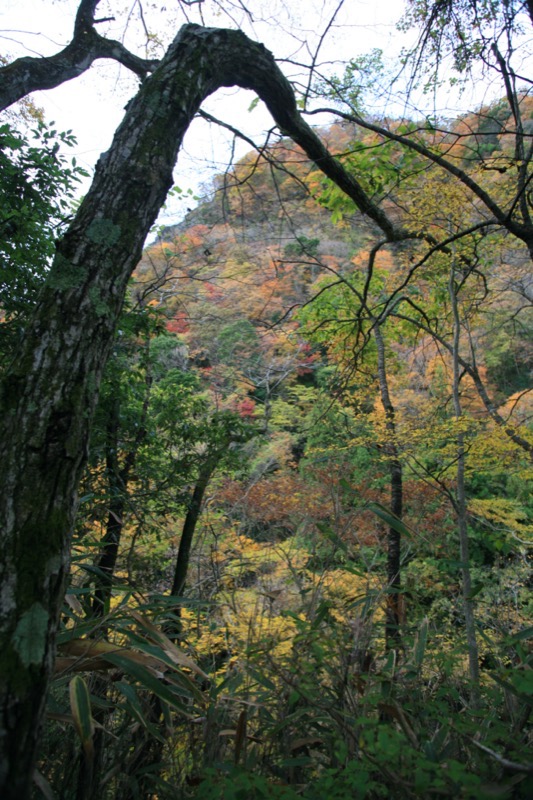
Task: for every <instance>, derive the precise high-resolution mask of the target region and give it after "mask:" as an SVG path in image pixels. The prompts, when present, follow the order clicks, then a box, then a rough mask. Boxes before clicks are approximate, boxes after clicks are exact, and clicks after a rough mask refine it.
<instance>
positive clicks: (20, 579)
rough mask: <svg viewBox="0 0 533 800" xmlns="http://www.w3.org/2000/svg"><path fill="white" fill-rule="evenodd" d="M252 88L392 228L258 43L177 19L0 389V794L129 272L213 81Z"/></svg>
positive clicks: (43, 636) (62, 572) (18, 783)
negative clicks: (320, 135) (174, 31)
mask: <svg viewBox="0 0 533 800" xmlns="http://www.w3.org/2000/svg"><path fill="white" fill-rule="evenodd" d="M232 85H238V86H241V87H243V88H247V89H254V90H255V91H256V92H257V93H258V94H259V96H260V97H261V98H262V99H263V101H264V102H265V103H266V105H267V107H268V108H269V110H270V111H271V113H272V114H273V116H274V119H275V120H276V122H277V124H278V125H279V126H280V127H281V128H282V130H283V131H284V133H286V134H288V135H290V136H291V137H292V138H293V139H294V141H296V142H297V143H298V144H300V145H301V146H302V148H303V149H304V150H305V151H306V152H307V154H308V155H309V157H310V158H312V159H313V160H314V161H315V162H316V163H317V166H319V167H320V169H322V171H324V172H325V173H326V174H328V175H329V176H330V177H331V178H332V179H333V180H334V181H335V182H336V183H337V184H338V185H339V186H340V187H341V188H342V189H343V190H344V191H345V192H346V193H347V194H348V196H350V197H351V198H352V199H353V200H354V202H356V204H357V205H358V206H359V207H360V209H361V211H362V212H363V213H365V214H368V215H369V216H370V217H371V219H373V220H374V221H375V222H376V223H377V224H378V225H379V226H380V227H381V228H382V229H383V230H384V231H385V232H386V233H387V236H388V237H389V238H395V237H397V236H398V232H397V231H396V229H395V228H394V227H393V226H392V225H391V223H390V222H389V220H388V219H387V217H386V215H385V214H384V213H383V212H382V211H381V210H380V209H379V208H378V207H377V206H376V205H375V204H374V203H373V202H372V201H371V200H370V199H369V198H368V196H367V195H366V194H365V192H364V190H363V189H362V187H361V186H360V184H359V183H358V182H357V181H356V180H355V179H354V178H352V177H351V176H350V175H348V174H347V173H346V172H345V171H344V170H343V168H342V166H341V165H340V164H339V163H338V162H337V161H336V160H335V159H334V158H333V157H332V156H331V155H330V154H329V153H328V151H327V150H326V148H325V147H324V146H323V145H322V143H321V142H320V140H319V139H318V137H317V136H316V134H315V133H314V132H313V131H312V130H311V128H309V126H308V125H307V124H306V123H305V122H304V121H303V119H302V118H301V117H300V115H299V113H298V111H297V109H296V101H295V98H294V93H293V91H292V88H291V86H290V84H289V83H288V81H287V80H286V78H285V77H284V76H283V75H282V73H281V72H280V70H279V69H278V68H277V66H276V64H275V61H274V58H273V56H272V55H271V53H269V52H268V51H267V50H266V49H265V48H264V47H263V46H262V45H260V44H257V43H255V42H252V41H250V40H249V39H248V38H247V37H246V36H245V35H244V34H243V33H241V32H240V31H230V30H221V29H205V28H202V27H200V26H197V25H186V26H184V27H183V28H182V30H181V31H180V33H179V34H178V36H177V37H176V39H175V40H174V42H173V43H172V45H171V46H170V48H169V50H168V51H167V54H166V55H165V57H164V58H163V59H162V61H161V62H160V64H159V66H158V67H157V69H156V70H155V71H154V72H153V74H152V75H151V76H150V77H148V78H147V79H146V80H145V81H144V83H143V85H142V86H141V88H140V90H139V92H138V94H137V95H136V97H135V98H133V100H132V101H131V102H130V103H129V104H128V109H127V113H126V115H125V117H124V120H123V122H122V123H121V125H120V127H119V129H118V131H117V133H116V135H115V138H114V141H113V144H112V146H111V148H110V150H109V151H108V152H107V153H105V154H103V155H102V156H101V158H100V160H99V161H98V164H97V166H96V170H95V176H94V180H93V184H92V186H91V188H90V190H89V192H88V194H87V196H86V197H85V199H84V201H83V203H82V204H81V206H80V209H79V211H78V213H77V215H76V217H75V219H74V221H73V223H72V225H71V226H70V228H69V230H68V231H67V233H66V234H65V236H64V238H63V239H62V240H60V241H59V242H58V244H57V255H56V258H55V259H54V263H53V265H52V268H51V270H50V273H49V275H48V278H47V281H46V284H45V287H44V289H43V292H42V294H41V296H40V300H39V303H38V305H37V308H36V311H35V314H34V317H33V319H32V321H31V323H30V324H29V325H28V328H27V334H26V337H25V340H24V342H23V343H22V345H21V348H20V351H19V352H18V354H17V356H16V359H15V360H14V361H13V364H12V365H11V367H10V368H9V370H8V371H7V373H6V376H5V378H4V380H3V382H2V386H1V387H0V410H1V415H0V426H1V429H0V480H1V485H2V492H1V497H0V525H1V533H0V550H1V552H2V554H3V559H2V563H1V565H0V586H1V607H0V795H1V796H2V797H3V798H4V800H11V798H17V800H24V798H26V797H27V796H28V792H29V782H30V779H31V774H32V769H33V764H34V761H35V751H36V745H37V741H38V736H39V724H40V720H41V718H42V712H43V706H44V700H45V697H46V691H47V687H48V682H49V677H50V674H51V670H52V665H53V660H54V650H55V633H56V628H57V623H58V616H59V610H60V605H61V602H62V598H63V592H64V586H65V579H66V575H67V572H68V565H69V550H70V535H71V530H72V525H73V519H74V514H75V510H76V488H77V485H78V481H79V479H80V476H81V472H82V469H83V466H84V464H85V461H86V451H87V444H88V436H89V427H90V420H91V418H92V414H93V411H94V407H95V403H96V399H97V394H98V388H99V385H100V380H101V376H102V370H103V368H104V365H105V363H106V360H107V357H108V354H109V349H110V346H111V342H112V339H113V333H114V329H115V325H116V321H117V318H118V316H119V314H120V311H121V308H122V303H123V299H124V295H125V291H126V285H127V281H128V278H129V276H130V274H131V272H132V270H133V268H134V267H135V265H136V263H137V262H138V260H139V258H140V255H141V251H142V246H143V243H144V240H145V238H146V235H147V233H148V231H149V230H150V227H151V226H152V225H153V223H154V221H155V219H156V217H157V214H158V211H159V209H160V207H161V205H162V204H163V202H164V199H165V196H166V194H167V192H168V190H169V188H170V186H171V185H172V170H173V167H174V164H175V161H176V157H177V153H178V150H179V147H180V145H181V142H182V140H183V136H184V134H185V132H186V130H187V128H188V126H189V124H190V122H191V120H192V118H193V117H194V115H195V114H196V113H197V111H198V109H199V107H200V104H201V103H202V101H203V100H204V99H205V98H206V97H207V96H208V95H209V94H211V93H212V92H214V91H215V90H216V89H217V88H219V87H221V86H232Z"/></svg>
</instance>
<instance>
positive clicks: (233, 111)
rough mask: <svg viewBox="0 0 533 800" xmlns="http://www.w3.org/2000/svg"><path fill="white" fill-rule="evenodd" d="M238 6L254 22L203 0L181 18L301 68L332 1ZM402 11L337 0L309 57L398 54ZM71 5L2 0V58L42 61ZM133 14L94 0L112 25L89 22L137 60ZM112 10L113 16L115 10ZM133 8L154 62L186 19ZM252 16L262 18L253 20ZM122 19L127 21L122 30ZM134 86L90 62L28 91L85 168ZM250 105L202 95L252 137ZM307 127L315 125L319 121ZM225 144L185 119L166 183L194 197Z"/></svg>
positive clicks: (168, 215) (247, 99) (166, 5)
mask: <svg viewBox="0 0 533 800" xmlns="http://www.w3.org/2000/svg"><path fill="white" fill-rule="evenodd" d="M235 5H238V3H235ZM245 5H246V6H247V8H248V9H250V10H251V11H252V13H253V14H254V16H255V20H254V22H253V24H250V20H249V19H248V18H247V17H246V15H245V14H244V13H242V12H241V13H240V14H239V13H238V11H235V12H234V13H233V14H232V17H233V19H231V18H229V17H228V16H226V15H222V14H220V12H219V13H218V14H217V13H216V12H217V8H216V6H215V5H214V3H213V0H205V2H204V3H202V4H201V5H194V4H193V5H192V6H191V7H190V21H192V22H201V20H200V19H199V17H198V8H200V7H201V9H202V13H203V14H204V18H205V22H206V24H209V25H213V26H219V27H236V25H237V24H238V25H242V26H243V28H244V29H245V31H246V33H248V34H249V35H250V36H251V37H252V38H254V39H257V40H259V41H262V42H263V43H264V44H265V45H266V46H267V47H268V48H269V49H271V50H272V51H273V52H274V55H275V56H276V57H277V58H279V59H285V58H290V59H293V60H295V61H298V62H302V63H309V61H310V51H314V49H315V48H316V46H317V44H318V41H319V36H320V35H321V34H322V32H323V30H324V28H325V25H326V24H327V22H328V21H329V20H330V19H331V16H332V14H333V12H334V11H335V9H336V8H337V6H338V5H339V0H247V2H246V3H245ZM403 6H404V2H403V0H345V3H344V6H343V8H342V9H341V11H340V13H339V15H338V17H337V18H336V19H335V22H334V24H333V25H332V27H331V30H330V32H329V33H328V36H327V38H326V39H325V41H324V44H323V46H322V49H321V51H320V58H319V60H322V61H324V62H327V61H332V62H333V61H342V60H346V59H348V58H350V57H354V56H357V55H360V54H362V53H365V52H368V51H369V50H370V49H372V48H374V47H378V48H381V49H383V50H385V51H390V50H391V47H394V49H395V50H396V51H398V50H399V47H400V44H399V38H398V33H397V31H396V29H395V23H396V21H397V20H398V18H399V17H400V16H401V13H402V9H403ZM76 8H77V2H76V0H2V3H1V6H0V53H1V54H3V55H6V56H7V57H8V58H9V59H10V60H11V59H12V58H14V57H17V56H20V55H39V56H46V55H50V54H52V53H55V52H57V51H58V50H60V49H61V48H62V47H64V46H65V45H66V44H67V43H68V41H69V40H70V38H71V33H72V29H73V22H74V16H75V12H76ZM138 8H139V7H138V3H137V0H128V5H127V11H126V14H125V13H124V10H123V9H124V6H123V3H122V2H121V0H104V2H102V3H101V5H100V6H99V8H98V10H97V16H98V17H107V16H111V15H113V14H116V15H117V19H116V22H114V23H113V22H111V23H106V24H103V25H101V26H99V27H98V30H99V31H100V32H101V33H102V34H104V33H105V34H106V35H107V36H108V37H110V38H115V39H122V37H124V39H125V42H126V44H127V45H128V46H129V47H130V49H132V50H133V51H134V52H137V53H138V54H139V55H141V56H143V57H144V56H146V50H145V46H146V39H145V37H144V35H143V28H142V25H141V24H140V20H139V10H138ZM121 9H122V13H119V12H120V10H121ZM143 12H144V19H145V22H146V26H147V28H148V30H149V31H150V33H152V32H153V33H155V34H156V35H157V36H158V37H159V38H160V40H161V41H160V44H158V43H157V42H156V43H155V44H154V45H153V48H154V51H155V52H154V55H155V57H158V56H160V55H161V54H162V52H163V50H164V46H165V45H166V44H168V42H169V41H170V40H171V39H172V37H173V36H174V35H175V32H177V30H178V29H179V27H180V25H181V24H183V23H184V22H185V21H186V20H185V19H184V17H183V15H182V14H181V12H180V9H179V7H178V4H177V2H176V0H166V2H150V0H144V2H143ZM262 15H263V16H268V17H269V19H268V20H267V21H266V22H261V21H260V18H261V16H262ZM126 16H129V24H128V25H127V26H125V19H126ZM289 16H291V17H292V19H291V20H289V19H288V18H289ZM289 27H291V28H292V30H293V31H294V36H293V37H290V36H288V35H286V34H285V33H284V30H286V29H289ZM150 55H152V54H150ZM280 66H281V67H282V69H284V71H285V72H286V73H287V74H288V75H289V77H291V78H294V77H296V68H295V67H294V66H292V65H290V64H286V63H285V64H284V63H283V62H282V63H281V64H280ZM339 70H340V67H339ZM137 85H138V83H137V80H136V78H135V77H134V76H131V74H130V73H128V72H127V70H125V69H124V68H122V67H120V66H119V65H116V64H114V63H113V62H105V61H99V62H97V63H96V64H95V65H93V66H92V68H91V69H90V70H89V71H87V72H86V73H85V74H84V75H82V76H80V77H79V78H77V79H75V80H72V81H70V82H69V83H67V84H63V85H62V86H60V87H58V88H56V89H53V90H50V91H47V92H37V93H36V94H35V95H34V99H35V101H36V103H37V105H39V106H41V107H43V108H44V110H45V117H46V119H47V120H50V121H51V120H53V121H54V122H55V123H56V126H57V127H58V128H59V129H62V130H67V129H69V128H71V129H72V130H73V132H74V134H75V135H76V137H77V140H78V146H77V147H76V148H75V150H73V151H72V154H73V155H75V156H76V158H77V159H78V161H79V162H80V163H81V164H82V165H83V166H84V167H86V168H87V169H88V170H89V171H91V170H92V168H93V166H94V164H95V162H96V160H97V159H98V156H99V155H100V153H101V152H102V151H104V150H106V149H107V148H108V147H109V145H110V143H111V140H112V137H113V133H114V131H115V129H116V127H117V125H118V123H119V122H120V120H121V118H122V116H123V113H124V106H125V105H126V103H127V101H128V99H129V97H130V96H131V95H132V94H133V93H134V92H135V91H136V87H137ZM252 100H253V94H252V93H251V92H245V91H243V90H226V91H224V92H222V91H220V92H217V93H216V95H214V96H213V97H212V98H209V100H208V101H207V102H206V103H205V104H204V108H205V110H207V111H210V112H211V113H212V114H214V115H215V116H217V117H220V118H222V119H224V120H226V121H227V122H230V123H231V124H233V125H234V126H235V127H238V128H240V129H243V130H244V131H245V132H246V134H247V135H250V136H251V137H253V138H257V140H258V141H260V133H261V132H262V131H263V130H265V129H268V128H269V127H270V126H271V119H270V117H269V115H268V113H267V112H266V109H264V107H262V104H261V103H260V104H259V105H258V106H257V107H256V109H255V110H254V111H253V112H251V113H250V112H249V111H248V108H249V106H250V103H251V101H252ZM313 122H317V124H318V122H319V121H318V120H316V121H315V120H313ZM228 142H229V135H228V136H226V135H224V133H223V132H221V131H220V130H219V129H214V130H213V128H212V126H208V125H207V124H206V123H204V122H203V121H200V120H198V121H195V122H194V123H193V125H192V126H191V129H190V130H189V133H188V135H187V137H186V139H185V143H184V148H183V150H182V153H181V155H180V159H179V163H178V167H177V169H176V171H175V180H176V183H177V184H178V185H179V186H180V187H181V188H184V189H187V188H192V190H193V191H194V192H195V194H196V193H200V192H201V189H200V187H201V185H202V183H206V182H208V181H209V177H210V175H212V174H213V172H214V171H216V169H215V170H213V164H214V165H215V166H216V167H217V168H218V170H219V171H221V170H223V169H224V167H225V165H226V163H227V157H228ZM247 150H249V147H248V146H247V145H245V144H240V145H239V149H238V151H237V152H238V155H243V154H244V153H245V152H246V151H247ZM188 204H189V205H191V203H188ZM183 207H184V204H182V206H181V207H180V205H179V203H176V202H175V201H171V202H170V203H169V207H168V209H167V211H166V212H163V215H162V218H163V219H162V221H164V222H165V223H166V224H171V223H172V222H175V221H177V220H178V219H179V218H180V217H181V215H182V213H183Z"/></svg>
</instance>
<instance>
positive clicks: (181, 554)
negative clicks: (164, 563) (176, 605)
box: [171, 453, 222, 597]
mask: <svg viewBox="0 0 533 800" xmlns="http://www.w3.org/2000/svg"><path fill="white" fill-rule="evenodd" d="M221 456H222V453H220V454H217V455H215V456H213V457H211V458H210V459H208V460H207V461H206V463H205V464H203V465H202V467H201V468H200V474H199V476H198V480H197V481H196V485H195V487H194V491H193V493H192V498H191V502H190V503H189V508H188V509H187V514H186V516H185V520H184V522H183V529H182V531H181V539H180V546H179V549H178V557H177V559H176V569H175V570H174V580H173V581H172V589H171V594H172V595H173V596H174V597H181V595H182V594H183V591H184V589H185V581H186V580H187V572H188V571H189V561H190V556H191V547H192V542H193V538H194V532H195V530H196V525H197V524H198V520H199V518H200V514H201V511H202V503H203V500H204V495H205V490H206V489H207V486H208V484H209V481H210V480H211V477H212V475H213V472H214V471H215V469H216V467H217V464H218V462H219V460H220V457H221Z"/></svg>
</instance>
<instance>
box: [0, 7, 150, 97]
mask: <svg viewBox="0 0 533 800" xmlns="http://www.w3.org/2000/svg"><path fill="white" fill-rule="evenodd" d="M99 2H100V0H82V2H81V3H80V5H79V7H78V12H77V14H76V21H75V23H74V34H73V37H72V41H71V42H70V43H69V44H68V45H67V46H66V47H65V48H64V49H63V50H61V51H60V52H59V53H56V54H55V55H53V56H48V57H47V58H34V57H30V56H24V57H22V58H17V59H16V61H13V62H12V63H11V64H8V65H7V66H6V67H2V68H1V69H0V111H3V110H4V109H5V108H7V107H8V106H10V105H12V104H13V103H16V102H17V100H21V99H22V98H23V97H25V96H26V95H28V94H30V93H31V92H35V91H39V90H43V89H53V88H55V87H56V86H59V85H60V84H62V83H65V81H69V80H71V79H72V78H77V77H78V75H81V74H82V73H83V72H85V71H86V70H87V69H89V67H90V66H91V64H92V63H93V62H94V61H96V59H98V58H108V59H111V60H113V61H118V63H119V64H122V66H124V67H126V68H127V69H129V70H131V71H132V72H134V73H135V75H138V76H139V78H141V79H144V78H145V77H146V76H147V75H148V74H149V73H150V72H152V71H153V70H154V69H155V68H156V66H157V64H158V63H159V62H158V61H156V60H145V59H142V58H139V57H138V56H136V55H134V54H133V53H130V51H129V50H127V49H126V48H125V47H124V45H123V44H121V43H120V42H117V41H114V40H113V39H105V38H104V37H103V36H100V34H98V33H97V32H96V31H95V29H94V24H95V22H96V20H95V19H94V12H95V10H96V6H97V5H98V3H99Z"/></svg>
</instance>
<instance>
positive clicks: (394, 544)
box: [373, 322, 403, 650]
mask: <svg viewBox="0 0 533 800" xmlns="http://www.w3.org/2000/svg"><path fill="white" fill-rule="evenodd" d="M373 331H374V340H375V342H376V349H377V354H378V382H379V390H380V394H381V404H382V406H383V410H384V412H385V428H386V431H387V434H388V436H389V439H388V441H387V443H386V445H385V451H386V453H387V458H388V464H389V473H390V491H391V511H392V513H393V514H394V515H395V516H396V517H398V518H399V519H401V518H402V513H403V473H402V464H401V461H400V459H399V457H398V446H397V444H396V423H395V411H394V406H393V404H392V400H391V397H390V393H389V383H388V380H387V365H386V360H385V344H384V342H383V336H382V335H381V329H380V327H379V323H377V322H376V323H375V325H374V328H373ZM400 556H401V536H400V534H399V532H398V531H397V530H395V529H394V528H392V527H390V528H389V531H388V534H387V584H388V588H389V595H388V597H387V612H386V622H385V644H386V649H387V650H390V649H392V648H393V647H397V646H398V644H399V643H400V621H401V614H400V603H401V594H400V590H401V571H400V570H401V567H400Z"/></svg>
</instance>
